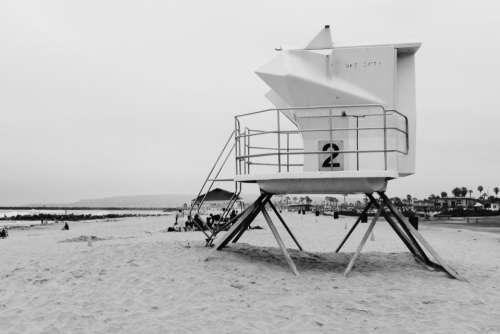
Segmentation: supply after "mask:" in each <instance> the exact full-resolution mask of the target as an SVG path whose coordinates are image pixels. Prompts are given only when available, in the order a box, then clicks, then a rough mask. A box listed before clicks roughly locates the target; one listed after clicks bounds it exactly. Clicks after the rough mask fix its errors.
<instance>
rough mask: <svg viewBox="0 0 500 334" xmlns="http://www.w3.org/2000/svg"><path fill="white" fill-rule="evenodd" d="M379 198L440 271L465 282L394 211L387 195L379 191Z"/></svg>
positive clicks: (399, 214)
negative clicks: (436, 264)
mask: <svg viewBox="0 0 500 334" xmlns="http://www.w3.org/2000/svg"><path fill="white" fill-rule="evenodd" d="M378 194H379V196H380V198H382V200H383V201H384V203H385V205H386V206H387V207H388V208H389V210H391V212H392V213H393V214H394V216H395V217H396V218H397V219H398V221H399V223H400V224H401V225H402V226H405V227H406V229H407V230H408V231H409V234H410V235H412V236H413V237H415V238H416V239H417V240H418V242H420V244H421V245H422V246H423V247H425V248H426V249H427V251H428V252H429V253H430V254H431V255H432V256H433V257H434V259H435V260H436V261H437V263H438V264H439V265H440V266H441V269H442V270H443V271H444V272H446V273H447V274H448V275H449V276H450V277H452V278H456V279H458V280H461V281H466V280H465V279H464V278H463V277H461V276H460V275H459V274H458V273H457V272H456V271H455V270H453V269H452V268H451V267H450V266H448V264H447V263H446V262H445V261H444V260H443V259H442V258H441V257H440V256H439V254H438V253H437V252H436V251H435V250H434V249H433V248H432V247H431V245H430V244H429V243H428V242H427V240H425V239H424V237H423V236H422V235H421V234H420V233H419V232H418V231H417V230H416V229H415V228H414V227H413V226H412V225H411V224H410V223H409V222H407V221H406V220H405V219H404V217H403V216H402V215H401V213H400V212H399V211H398V210H396V208H395V207H394V206H393V205H392V203H391V201H390V200H389V198H387V195H386V194H385V193H384V192H383V191H381V192H378Z"/></svg>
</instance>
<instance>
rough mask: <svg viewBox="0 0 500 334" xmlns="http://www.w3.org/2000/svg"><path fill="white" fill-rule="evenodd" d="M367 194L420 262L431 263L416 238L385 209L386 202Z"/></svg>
mask: <svg viewBox="0 0 500 334" xmlns="http://www.w3.org/2000/svg"><path fill="white" fill-rule="evenodd" d="M367 196H368V198H369V199H370V201H371V202H372V203H373V205H374V206H375V207H376V208H382V216H383V217H384V218H385V220H386V221H387V223H388V224H389V225H390V226H391V227H392V229H393V230H394V232H395V233H396V234H397V235H398V237H399V238H400V239H401V240H402V241H403V243H404V244H405V246H406V247H407V248H408V250H409V251H410V252H411V253H412V254H413V255H414V256H415V258H416V259H417V260H419V261H420V262H422V263H423V264H426V265H430V261H429V259H428V258H427V255H425V252H424V251H423V250H422V248H420V246H419V244H418V243H417V242H415V240H413V239H411V237H410V236H408V235H407V234H405V233H406V231H404V229H402V228H401V227H400V226H398V224H397V223H396V222H395V221H394V220H393V219H392V217H391V215H390V213H388V212H386V211H385V210H384V209H383V207H384V206H385V205H386V204H385V202H382V203H379V202H378V201H377V200H376V199H375V197H373V194H367Z"/></svg>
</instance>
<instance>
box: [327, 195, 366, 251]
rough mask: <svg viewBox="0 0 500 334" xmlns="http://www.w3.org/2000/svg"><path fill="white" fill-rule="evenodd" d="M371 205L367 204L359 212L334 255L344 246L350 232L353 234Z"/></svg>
mask: <svg viewBox="0 0 500 334" xmlns="http://www.w3.org/2000/svg"><path fill="white" fill-rule="evenodd" d="M371 205H372V203H371V202H368V204H367V205H366V206H365V208H364V209H363V212H361V214H360V215H359V217H358V219H356V222H355V223H354V225H352V227H351V229H350V230H349V232H347V234H346V236H345V237H344V239H343V240H342V242H341V243H340V245H339V246H338V247H337V249H336V250H335V253H338V252H340V249H341V248H342V247H343V246H344V244H345V243H346V241H347V239H349V237H350V236H351V234H352V232H354V229H355V228H356V227H357V226H358V224H359V222H360V221H361V217H362V216H363V215H364V214H365V213H366V212H367V211H368V210H369V209H370V207H371Z"/></svg>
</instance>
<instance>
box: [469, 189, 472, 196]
mask: <svg viewBox="0 0 500 334" xmlns="http://www.w3.org/2000/svg"><path fill="white" fill-rule="evenodd" d="M468 191H469V197H472V189H469V190H468Z"/></svg>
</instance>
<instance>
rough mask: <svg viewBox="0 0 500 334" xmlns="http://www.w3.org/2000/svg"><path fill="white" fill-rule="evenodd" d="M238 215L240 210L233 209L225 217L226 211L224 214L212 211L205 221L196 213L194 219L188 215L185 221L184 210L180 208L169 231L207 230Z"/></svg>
mask: <svg viewBox="0 0 500 334" xmlns="http://www.w3.org/2000/svg"><path fill="white" fill-rule="evenodd" d="M237 215H238V211H236V210H234V209H233V210H232V211H231V212H230V214H229V215H228V216H226V217H224V211H223V213H222V214H213V213H210V215H209V216H207V217H206V221H203V219H201V218H200V217H199V216H198V215H195V216H194V218H193V219H191V216H188V217H187V220H185V221H184V219H183V218H184V212H183V211H182V210H179V211H178V212H177V213H176V214H175V222H174V225H173V226H171V227H169V228H168V229H167V231H168V232H184V231H198V230H201V229H203V230H207V229H213V228H214V227H215V226H217V225H221V224H222V223H225V222H228V221H229V220H231V219H233V218H235V217H236V216H237Z"/></svg>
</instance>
